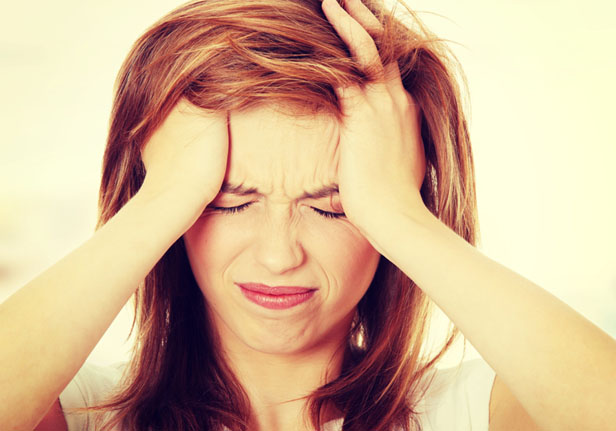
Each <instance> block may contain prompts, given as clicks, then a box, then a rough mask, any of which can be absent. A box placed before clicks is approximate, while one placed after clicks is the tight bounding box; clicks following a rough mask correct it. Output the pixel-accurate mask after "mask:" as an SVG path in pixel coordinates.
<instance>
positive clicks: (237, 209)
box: [211, 202, 252, 214]
mask: <svg viewBox="0 0 616 431" xmlns="http://www.w3.org/2000/svg"><path fill="white" fill-rule="evenodd" d="M250 205H252V202H246V203H245V204H242V205H238V206H236V207H211V209H212V210H214V211H220V212H222V213H226V214H235V213H239V212H242V211H244V210H245V209H246V208H248V207H249V206H250Z"/></svg>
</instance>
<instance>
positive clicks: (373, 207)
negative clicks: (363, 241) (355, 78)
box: [322, 0, 426, 233]
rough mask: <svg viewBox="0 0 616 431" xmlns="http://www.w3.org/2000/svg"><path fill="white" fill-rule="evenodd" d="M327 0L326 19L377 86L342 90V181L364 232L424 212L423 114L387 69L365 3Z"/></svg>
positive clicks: (350, 214)
mask: <svg viewBox="0 0 616 431" xmlns="http://www.w3.org/2000/svg"><path fill="white" fill-rule="evenodd" d="M345 7H346V10H345V9H343V8H342V7H341V6H340V5H339V4H338V2H337V1H336V0H325V1H323V4H322V8H323V12H324V13H325V15H326V17H327V19H328V20H329V22H330V23H331V24H332V26H333V27H334V29H335V30H336V31H337V33H338V35H339V36H340V37H341V39H342V40H343V41H344V42H345V43H346V44H347V46H348V47H349V50H350V51H351V53H352V54H353V56H354V57H355V59H356V60H357V61H358V62H359V63H360V64H361V65H362V66H365V67H368V68H373V70H375V71H376V73H377V76H380V77H381V79H379V80H378V81H377V82H373V83H370V84H368V85H366V86H365V88H363V89H362V88H360V87H359V86H352V87H345V88H337V89H336V92H337V95H338V97H339V99H340V101H341V104H342V108H343V112H344V116H345V120H344V123H343V124H342V125H341V126H340V143H339V157H340V159H339V163H338V182H339V190H340V200H341V204H342V207H343V208H344V211H345V213H346V215H347V218H348V219H349V220H350V221H351V222H352V223H353V224H355V225H356V226H357V227H359V228H360V230H362V231H364V233H367V232H365V231H366V230H367V231H369V230H370V224H371V223H372V222H374V220H375V219H379V221H381V222H382V215H383V214H389V213H390V212H392V211H398V212H400V211H402V212H408V211H410V210H413V209H414V208H417V207H418V206H419V207H420V208H421V207H423V208H425V207H424V206H423V201H422V199H421V195H420V192H419V191H420V188H421V184H422V182H423V179H424V175H425V169H426V163H425V155H424V150H423V144H422V140H421V132H420V121H419V120H420V115H421V113H420V110H419V108H418V106H417V105H416V104H415V102H414V100H413V98H412V97H411V95H410V94H409V93H408V92H407V91H406V90H405V89H404V86H403V84H402V79H401V77H400V72H399V69H398V65H397V64H395V63H393V64H388V65H386V66H383V64H382V62H381V59H380V57H379V53H378V50H377V48H376V45H375V43H374V40H373V39H372V37H371V36H370V33H372V34H378V33H379V32H381V31H382V26H381V24H380V22H379V21H378V19H377V18H376V17H375V16H374V15H373V14H372V12H370V10H369V9H368V8H367V7H366V6H365V5H364V4H363V3H362V2H361V0H347V1H346V2H345Z"/></svg>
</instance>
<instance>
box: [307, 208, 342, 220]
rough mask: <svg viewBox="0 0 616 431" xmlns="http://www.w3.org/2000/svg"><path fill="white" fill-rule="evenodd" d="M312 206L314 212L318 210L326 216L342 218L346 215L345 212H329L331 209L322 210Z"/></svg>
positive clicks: (318, 212)
mask: <svg viewBox="0 0 616 431" xmlns="http://www.w3.org/2000/svg"><path fill="white" fill-rule="evenodd" d="M310 208H312V209H313V210H314V212H316V213H317V214H320V215H322V216H323V217H325V218H341V217H345V216H346V214H345V213H332V212H329V211H323V210H320V209H318V208H315V207H310Z"/></svg>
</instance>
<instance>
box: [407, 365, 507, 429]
mask: <svg viewBox="0 0 616 431" xmlns="http://www.w3.org/2000/svg"><path fill="white" fill-rule="evenodd" d="M495 377H496V374H495V373H494V371H493V370H492V368H491V367H490V366H489V365H488V364H487V363H486V362H485V361H484V360H483V359H472V360H467V361H464V362H462V363H460V364H459V365H458V366H456V367H451V368H441V369H437V370H435V371H434V372H433V373H431V374H430V375H429V376H427V377H426V384H427V385H428V387H427V389H426V393H425V395H424V397H423V399H422V401H421V402H420V404H419V406H418V408H419V410H420V411H419V413H420V423H421V425H422V429H423V430H425V431H430V430H434V431H436V430H448V431H468V430H473V431H488V427H489V419H490V396H491V393H492V387H493V385H494V380H495Z"/></svg>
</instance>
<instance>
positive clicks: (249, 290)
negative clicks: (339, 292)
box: [237, 283, 317, 310]
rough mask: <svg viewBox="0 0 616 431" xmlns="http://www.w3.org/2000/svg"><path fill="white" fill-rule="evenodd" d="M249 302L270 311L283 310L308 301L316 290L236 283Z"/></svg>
mask: <svg viewBox="0 0 616 431" xmlns="http://www.w3.org/2000/svg"><path fill="white" fill-rule="evenodd" d="M237 286H239V288H240V290H241V292H242V294H243V295H244V297H246V299H248V300H249V301H251V302H253V303H255V304H257V305H260V306H261V307H264V308H269V309H271V310H284V309H287V308H291V307H296V306H298V305H300V304H302V303H304V302H306V301H308V300H309V299H310V298H312V296H313V295H314V292H316V290H317V289H314V288H309V287H300V286H268V285H265V284H259V283H237Z"/></svg>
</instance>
